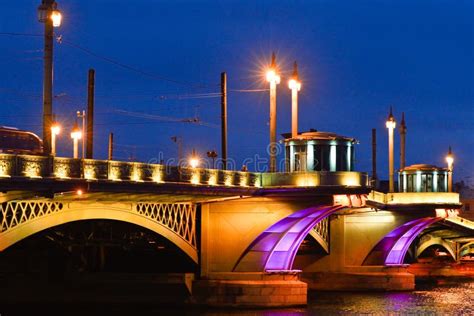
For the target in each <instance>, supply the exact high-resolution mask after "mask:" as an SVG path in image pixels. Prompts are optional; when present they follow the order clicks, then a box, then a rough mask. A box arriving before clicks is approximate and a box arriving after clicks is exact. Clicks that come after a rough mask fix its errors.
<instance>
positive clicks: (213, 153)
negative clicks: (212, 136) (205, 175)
mask: <svg viewBox="0 0 474 316" xmlns="http://www.w3.org/2000/svg"><path fill="white" fill-rule="evenodd" d="M207 157H208V158H211V159H212V169H216V165H215V160H216V158H217V151H215V150H211V151H208V152H207Z"/></svg>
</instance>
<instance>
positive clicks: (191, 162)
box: [189, 149, 199, 168]
mask: <svg viewBox="0 0 474 316" xmlns="http://www.w3.org/2000/svg"><path fill="white" fill-rule="evenodd" d="M189 165H190V166H191V168H197V166H199V157H198V156H197V154H196V151H195V150H194V149H193V153H192V154H191V157H190V158H189Z"/></svg>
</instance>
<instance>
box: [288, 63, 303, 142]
mask: <svg viewBox="0 0 474 316" xmlns="http://www.w3.org/2000/svg"><path fill="white" fill-rule="evenodd" d="M288 87H289V88H290V90H291V137H292V138H295V137H296V136H298V91H300V90H301V82H300V81H299V78H298V65H297V64H296V61H295V63H294V65H293V75H292V76H291V79H290V81H289V82H288Z"/></svg>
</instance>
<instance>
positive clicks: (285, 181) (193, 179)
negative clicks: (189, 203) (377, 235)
mask: <svg viewBox="0 0 474 316" xmlns="http://www.w3.org/2000/svg"><path fill="white" fill-rule="evenodd" d="M2 177H3V178H5V177H28V178H59V179H86V180H91V181H94V180H110V181H135V182H156V183H162V182H164V183H190V184H195V185H210V186H239V187H284V186H291V187H295V186H297V187H314V186H348V187H367V186H368V176H367V174H366V173H361V172H349V171H341V172H292V173H284V172H283V173H259V172H242V171H231V170H218V169H203V168H190V167H179V166H166V165H161V164H151V163H142V162H124V161H115V160H96V159H73V158H64V157H46V156H33V155H11V154H0V178H2Z"/></svg>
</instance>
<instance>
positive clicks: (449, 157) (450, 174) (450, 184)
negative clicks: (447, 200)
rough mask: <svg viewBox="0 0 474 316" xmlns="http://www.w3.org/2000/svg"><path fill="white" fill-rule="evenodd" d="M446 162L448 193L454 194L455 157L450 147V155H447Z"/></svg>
mask: <svg viewBox="0 0 474 316" xmlns="http://www.w3.org/2000/svg"><path fill="white" fill-rule="evenodd" d="M446 162H447V163H448V192H453V164H454V156H453V153H452V151H451V146H449V151H448V154H447V155H446Z"/></svg>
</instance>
